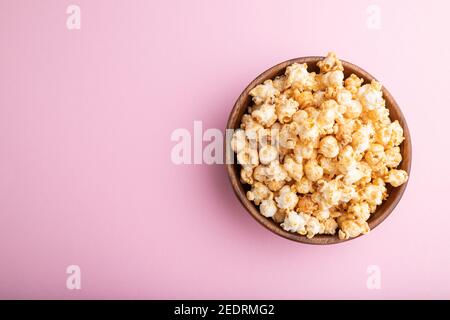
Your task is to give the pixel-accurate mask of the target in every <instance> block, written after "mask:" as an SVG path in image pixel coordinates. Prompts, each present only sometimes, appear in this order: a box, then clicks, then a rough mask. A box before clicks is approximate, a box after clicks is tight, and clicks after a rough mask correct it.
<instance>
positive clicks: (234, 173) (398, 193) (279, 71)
mask: <svg viewBox="0 0 450 320" xmlns="http://www.w3.org/2000/svg"><path fill="white" fill-rule="evenodd" d="M323 58H324V57H320V56H314V57H302V58H296V59H291V60H288V61H285V62H282V63H280V64H277V65H276V66H274V67H272V68H270V69H268V70H266V71H264V72H263V73H262V74H260V75H259V76H258V77H257V78H256V79H255V80H253V81H252V82H251V83H250V84H249V85H248V86H247V88H245V90H244V91H243V92H242V93H241V95H240V96H239V98H238V99H237V101H236V103H235V105H234V107H233V110H232V111H231V114H230V117H229V118H228V123H227V129H236V128H239V127H240V124H241V119H242V116H243V115H244V114H245V113H246V111H247V107H248V106H249V105H250V103H251V97H250V95H249V92H250V90H252V89H253V88H254V87H255V86H257V85H258V84H261V83H263V82H264V81H265V80H267V79H273V78H275V77H276V76H280V75H283V74H284V72H285V69H286V67H287V66H289V65H291V64H293V63H295V62H296V63H300V64H301V63H306V64H307V65H308V71H310V72H312V71H314V72H316V73H318V72H319V68H318V67H317V66H316V63H317V62H318V61H319V60H322V59H323ZM341 61H342V60H341ZM342 64H343V66H344V74H345V77H348V76H349V75H350V74H352V73H354V74H356V75H357V76H358V77H360V78H363V79H364V83H370V81H371V80H373V79H375V78H374V77H373V76H372V75H370V74H369V73H368V72H366V71H364V70H363V69H361V68H360V67H358V66H356V65H354V64H351V63H349V62H345V61H342ZM375 80H376V79H375ZM383 96H384V99H385V100H386V107H387V108H388V109H389V112H390V118H391V120H392V121H394V120H398V121H399V122H400V124H401V126H402V128H403V131H404V137H405V140H404V141H403V143H402V144H401V145H400V150H401V154H402V157H403V161H402V162H401V163H400V165H399V169H403V170H405V171H406V172H408V175H409V173H410V169H411V137H410V135H409V130H408V125H407V124H406V120H405V118H404V116H403V114H402V112H401V110H400V108H399V106H398V105H397V103H396V102H395V100H394V98H393V97H392V95H391V94H390V93H389V91H388V90H387V89H386V88H385V87H384V86H383ZM225 150H230V148H227V146H225ZM230 152H231V153H232V151H230ZM228 156H230V155H228ZM233 157H234V163H233V164H230V163H229V162H227V164H226V169H227V171H228V176H229V178H230V181H231V185H232V187H233V190H234V193H235V194H236V196H237V197H238V199H239V200H240V202H241V203H242V205H243V206H244V207H245V209H246V210H247V211H248V212H249V213H250V215H251V216H252V217H253V218H255V219H256V221H258V222H259V223H260V224H261V225H263V226H264V227H266V228H267V229H269V230H270V231H272V232H274V233H276V234H277V235H279V236H281V237H284V238H286V239H289V240H293V241H298V242H302V243H308V244H334V243H340V242H344V241H347V240H340V239H339V237H338V235H337V232H336V234H335V235H316V236H314V237H313V238H312V239H308V238H307V237H306V236H303V235H300V234H298V233H292V232H288V231H285V230H283V228H282V227H281V226H280V225H279V224H277V223H275V222H274V221H273V220H272V219H270V218H266V217H264V216H263V215H262V214H260V213H259V209H258V208H257V207H256V206H255V205H254V204H253V202H251V201H250V200H248V199H247V197H246V192H247V191H248V190H249V185H246V184H243V183H241V181H240V165H238V164H237V161H236V155H231V159H233ZM406 186H407V183H405V184H403V185H401V186H400V187H397V188H393V187H391V186H390V185H388V184H386V187H387V191H388V194H389V197H388V198H387V199H386V200H385V201H383V203H382V204H381V205H380V206H378V208H377V210H376V211H375V212H374V213H373V214H372V215H371V217H370V218H369V220H368V223H369V226H370V229H371V230H373V229H375V227H376V226H378V225H379V224H380V223H381V222H383V221H384V219H386V218H387V216H388V215H389V214H390V213H391V212H392V211H393V210H394V208H395V207H396V205H397V204H398V202H399V201H400V199H401V198H402V195H403V193H404V192H405V189H406ZM351 239H356V238H350V239H349V240H351Z"/></svg>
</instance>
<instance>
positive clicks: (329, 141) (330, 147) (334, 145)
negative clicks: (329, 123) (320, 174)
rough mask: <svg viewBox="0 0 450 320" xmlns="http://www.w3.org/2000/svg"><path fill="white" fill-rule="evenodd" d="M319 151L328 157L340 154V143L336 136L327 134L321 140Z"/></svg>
mask: <svg viewBox="0 0 450 320" xmlns="http://www.w3.org/2000/svg"><path fill="white" fill-rule="evenodd" d="M319 152H320V153H321V154H323V155H324V156H325V157H327V158H334V157H336V156H337V155H338V154H339V145H338V142H337V140H336V138H335V137H333V136H325V137H323V138H322V139H321V140H320V146H319Z"/></svg>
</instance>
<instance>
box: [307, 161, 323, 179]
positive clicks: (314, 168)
mask: <svg viewBox="0 0 450 320" xmlns="http://www.w3.org/2000/svg"><path fill="white" fill-rule="evenodd" d="M304 170H305V174H306V176H307V177H308V179H309V180H311V181H313V182H314V181H317V180H319V179H320V178H322V176H323V169H322V167H321V166H319V164H318V163H317V160H315V159H311V160H308V161H307V162H306V164H305V166H304Z"/></svg>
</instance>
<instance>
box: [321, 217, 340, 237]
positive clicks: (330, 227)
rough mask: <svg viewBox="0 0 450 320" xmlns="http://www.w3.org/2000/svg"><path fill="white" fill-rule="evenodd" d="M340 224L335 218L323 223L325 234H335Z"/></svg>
mask: <svg viewBox="0 0 450 320" xmlns="http://www.w3.org/2000/svg"><path fill="white" fill-rule="evenodd" d="M337 228H338V224H337V222H336V220H334V219H333V218H329V219H326V220H325V221H324V222H323V233H324V234H335V233H336V229H337Z"/></svg>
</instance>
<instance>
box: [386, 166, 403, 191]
mask: <svg viewBox="0 0 450 320" xmlns="http://www.w3.org/2000/svg"><path fill="white" fill-rule="evenodd" d="M407 180H408V174H407V173H406V171H404V170H397V169H392V170H391V171H389V173H388V176H387V178H386V182H388V183H390V184H391V185H392V186H393V187H398V186H401V185H402V184H404V183H405V182H406V181H407Z"/></svg>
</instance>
